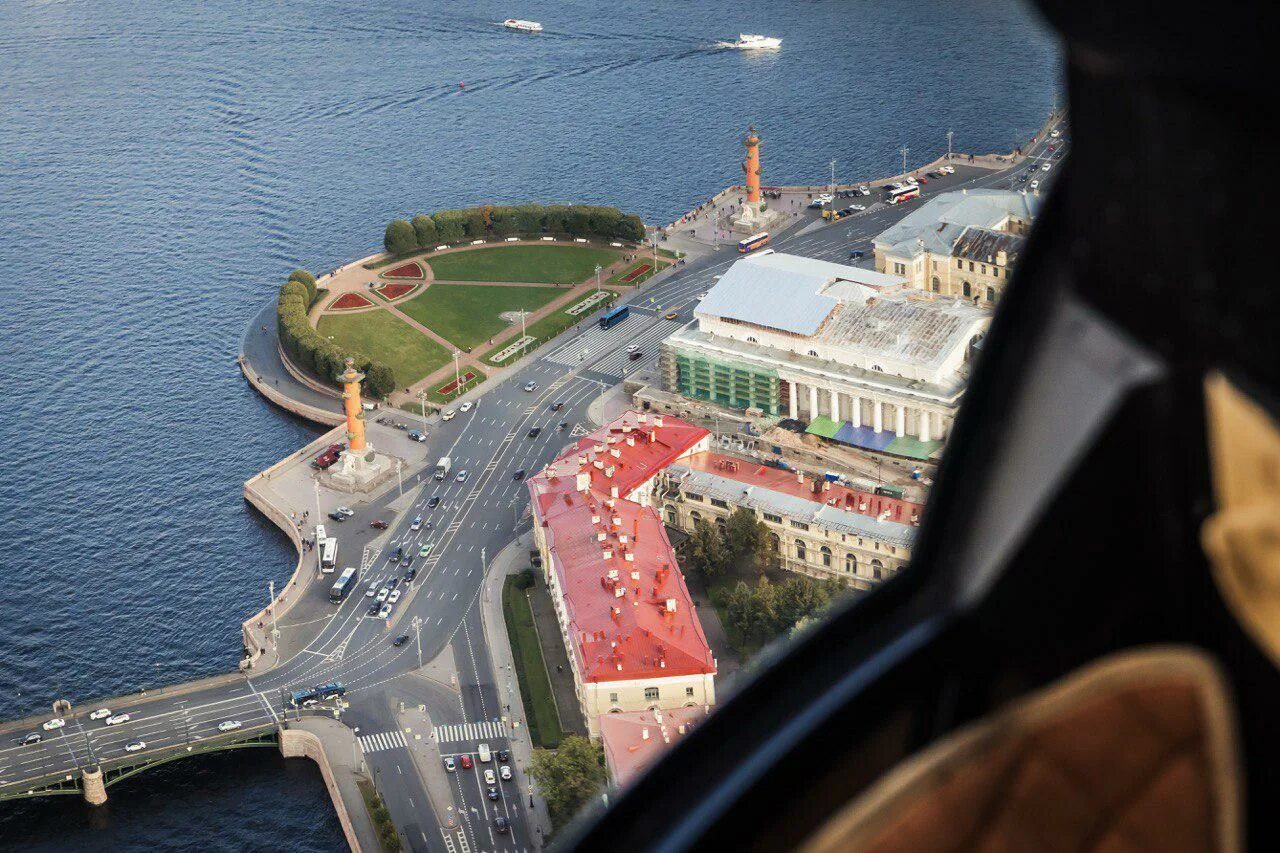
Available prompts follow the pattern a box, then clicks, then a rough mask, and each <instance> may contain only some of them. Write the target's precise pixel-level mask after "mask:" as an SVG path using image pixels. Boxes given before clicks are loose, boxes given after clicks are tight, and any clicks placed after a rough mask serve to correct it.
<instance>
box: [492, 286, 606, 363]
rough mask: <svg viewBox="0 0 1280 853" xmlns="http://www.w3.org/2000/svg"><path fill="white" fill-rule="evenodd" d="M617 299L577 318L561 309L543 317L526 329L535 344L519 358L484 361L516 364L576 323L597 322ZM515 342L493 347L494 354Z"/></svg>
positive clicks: (570, 304)
mask: <svg viewBox="0 0 1280 853" xmlns="http://www.w3.org/2000/svg"><path fill="white" fill-rule="evenodd" d="M587 295H588V294H585V293H584V294H583V295H582V298H581V299H575V300H574V301H573V302H570V303H569V304H568V305H566V306H564V307H565V308H572V307H573V306H574V305H577V304H578V303H579V302H581V301H582V299H586V298H587ZM617 299H618V295H617V294H616V293H615V294H611V296H610V298H609V300H608V301H606V302H599V303H596V304H595V305H593V306H592V307H591V310H589V311H584V312H583V313H581V314H579V315H577V316H574V315H572V314H566V313H565V312H564V309H561V310H559V311H552V312H551V313H550V314H548V315H547V316H545V317H543V318H542V319H541V320H539V321H537V322H536V323H531V324H529V326H528V327H527V328H526V329H525V331H526V332H528V334H529V336H530V337H532V338H533V343H531V344H529V346H528V347H526V348H525V350H524V352H523V353H521V354H520V355H519V356H512V357H511V358H508V359H507V360H506V361H503V362H495V361H493V360H491V359H490V358H489V356H487V355H486V356H485V359H484V360H485V362H486V363H488V364H493V365H495V366H499V367H506V366H508V365H511V364H515V362H516V361H517V360H518V359H519V358H522V357H524V356H526V355H528V354H529V353H531V352H533V351H534V350H535V349H537V348H538V347H540V346H542V345H543V344H544V343H546V342H547V341H549V340H551V339H552V338H554V337H555V336H556V335H558V334H560V333H561V332H563V331H564V330H565V329H567V328H569V327H570V326H572V325H573V324H574V323H579V322H582V321H583V320H586V321H587V322H590V323H594V322H596V318H598V317H599V316H600V313H601V312H602V311H604V310H605V309H606V308H608V307H609V306H610V305H612V304H613V303H614V302H615V301H617ZM516 337H519V336H518V335H517V336H516ZM514 342H515V338H512V339H511V340H509V341H507V342H506V343H504V344H502V346H496V345H495V346H494V347H493V352H495V353H497V352H501V351H502V350H503V348H504V347H506V346H507V344H510V343H514ZM491 354H492V353H491Z"/></svg>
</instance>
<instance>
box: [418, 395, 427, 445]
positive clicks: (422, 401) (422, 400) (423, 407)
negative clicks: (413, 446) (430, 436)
mask: <svg viewBox="0 0 1280 853" xmlns="http://www.w3.org/2000/svg"><path fill="white" fill-rule="evenodd" d="M418 413H419V414H420V415H422V434H423V435H426V434H427V389H425V388H424V389H422V390H421V391H419V392H418Z"/></svg>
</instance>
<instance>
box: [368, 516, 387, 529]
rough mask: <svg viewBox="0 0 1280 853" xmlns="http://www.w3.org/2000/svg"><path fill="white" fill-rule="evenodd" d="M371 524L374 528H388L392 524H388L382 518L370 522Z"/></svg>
mask: <svg viewBox="0 0 1280 853" xmlns="http://www.w3.org/2000/svg"><path fill="white" fill-rule="evenodd" d="M369 526H370V527H372V528H373V529H374V530H386V529H387V527H389V526H390V525H388V524H387V523H386V522H385V521H383V520H382V519H378V520H377V521H371V522H369Z"/></svg>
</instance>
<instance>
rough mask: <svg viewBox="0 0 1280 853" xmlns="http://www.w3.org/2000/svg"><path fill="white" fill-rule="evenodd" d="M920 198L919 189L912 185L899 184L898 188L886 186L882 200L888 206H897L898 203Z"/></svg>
mask: <svg viewBox="0 0 1280 853" xmlns="http://www.w3.org/2000/svg"><path fill="white" fill-rule="evenodd" d="M919 197H920V187H919V186H916V185H914V184H900V185H898V186H888V187H885V188H884V200H885V201H886V202H888V203H889V204H897V203H898V202H900V201H910V200H911V199H913V198H919Z"/></svg>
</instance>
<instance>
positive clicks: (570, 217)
mask: <svg viewBox="0 0 1280 853" xmlns="http://www.w3.org/2000/svg"><path fill="white" fill-rule="evenodd" d="M518 234H523V235H529V236H533V235H537V234H564V235H567V236H569V237H585V238H588V239H590V238H595V239H597V240H619V241H627V242H631V243H639V242H641V241H643V240H644V223H643V222H642V221H641V220H640V217H639V216H636V215H634V214H630V213H623V212H622V211H620V210H618V208H616V207H600V206H597V205H589V204H548V205H543V204H517V205H485V206H482V207H469V208H465V209H462V210H437V211H436V212H435V213H433V214H431V215H430V216H427V215H422V214H420V215H418V216H415V217H414V218H413V221H412V222H409V221H408V220H404V219H395V220H392V221H391V222H390V223H388V224H387V230H386V234H385V236H384V237H383V241H382V245H383V248H385V249H386V250H387V251H388V252H390V253H391V254H393V255H398V254H402V253H405V252H409V251H411V250H412V249H413V248H414V247H415V246H416V248H418V249H434V248H435V247H436V246H437V245H439V244H440V243H457V242H460V241H462V240H481V239H485V238H488V237H513V236H516V235H518Z"/></svg>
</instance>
